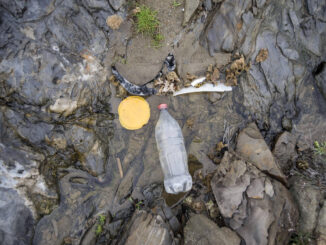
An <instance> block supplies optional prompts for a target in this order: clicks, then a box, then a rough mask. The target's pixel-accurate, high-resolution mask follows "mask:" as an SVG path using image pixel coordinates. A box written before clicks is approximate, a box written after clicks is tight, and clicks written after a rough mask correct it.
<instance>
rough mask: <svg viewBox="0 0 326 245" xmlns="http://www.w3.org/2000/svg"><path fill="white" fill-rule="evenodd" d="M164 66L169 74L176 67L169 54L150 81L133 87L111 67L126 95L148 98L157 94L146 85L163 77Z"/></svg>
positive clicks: (172, 56)
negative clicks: (126, 92)
mask: <svg viewBox="0 0 326 245" xmlns="http://www.w3.org/2000/svg"><path fill="white" fill-rule="evenodd" d="M165 66H166V68H167V70H168V71H169V72H173V71H174V70H175V67H176V63H175V58H174V55H173V54H171V53H169V55H168V56H167V57H166V58H165V60H164V62H163V65H162V68H161V70H160V71H159V72H158V74H157V75H156V76H155V77H154V78H153V79H152V80H150V81H148V82H146V83H145V84H144V85H142V86H138V85H135V84H133V83H131V82H129V81H128V80H127V79H126V78H124V77H123V76H122V75H121V74H120V73H119V72H118V70H117V68H116V67H115V66H112V67H111V69H112V74H113V75H114V76H115V77H116V79H117V80H118V82H119V83H120V85H121V86H122V87H123V88H124V89H125V90H127V91H128V93H130V94H132V95H138V96H149V95H153V94H156V93H157V90H156V89H154V88H149V87H147V86H146V85H147V84H149V83H152V82H155V81H156V80H158V79H159V78H161V77H162V76H163V69H164V67H165Z"/></svg>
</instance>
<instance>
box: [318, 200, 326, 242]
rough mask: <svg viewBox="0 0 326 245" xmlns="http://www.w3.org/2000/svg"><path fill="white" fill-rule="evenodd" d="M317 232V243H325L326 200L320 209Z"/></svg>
mask: <svg viewBox="0 0 326 245" xmlns="http://www.w3.org/2000/svg"><path fill="white" fill-rule="evenodd" d="M316 233H317V234H318V235H317V236H318V238H317V245H325V244H326V200H324V203H323V207H322V208H321V210H320V211H319V216H318V223H317V227H316Z"/></svg>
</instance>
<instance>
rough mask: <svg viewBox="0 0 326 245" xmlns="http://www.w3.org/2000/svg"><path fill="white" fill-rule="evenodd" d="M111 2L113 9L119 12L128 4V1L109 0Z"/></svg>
mask: <svg viewBox="0 0 326 245" xmlns="http://www.w3.org/2000/svg"><path fill="white" fill-rule="evenodd" d="M109 2H110V5H111V6H112V8H113V9H114V10H116V11H118V10H119V9H120V8H121V7H122V6H123V5H124V4H125V3H126V0H109Z"/></svg>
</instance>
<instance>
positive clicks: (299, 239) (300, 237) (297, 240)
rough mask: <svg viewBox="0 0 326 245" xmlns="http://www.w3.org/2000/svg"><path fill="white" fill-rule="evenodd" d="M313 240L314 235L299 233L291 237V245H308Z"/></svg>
mask: <svg viewBox="0 0 326 245" xmlns="http://www.w3.org/2000/svg"><path fill="white" fill-rule="evenodd" d="M311 239H312V235H311V234H310V233H303V232H298V233H297V234H294V235H293V236H292V237H291V239H290V242H289V245H308V244H309V243H310V242H311Z"/></svg>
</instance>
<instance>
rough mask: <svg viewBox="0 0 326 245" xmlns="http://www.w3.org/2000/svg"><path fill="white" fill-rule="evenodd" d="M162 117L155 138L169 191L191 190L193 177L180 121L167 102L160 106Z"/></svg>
mask: <svg viewBox="0 0 326 245" xmlns="http://www.w3.org/2000/svg"><path fill="white" fill-rule="evenodd" d="M158 108H159V110H160V111H161V112H160V118H159V120H158V122H157V124H156V127H155V138H156V144H157V149H158V152H159V156H160V162H161V167H162V170H163V173H164V187H165V190H166V192H167V193H172V194H177V193H179V192H186V191H189V190H190V189H191V187H192V178H191V176H190V174H189V171H188V157H187V152H186V148H185V145H184V139H183V135H182V131H181V128H180V126H179V124H178V122H177V121H176V120H175V119H174V118H173V117H172V116H171V115H170V114H169V112H168V111H167V108H168V106H167V104H161V105H159V106H158Z"/></svg>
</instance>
